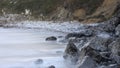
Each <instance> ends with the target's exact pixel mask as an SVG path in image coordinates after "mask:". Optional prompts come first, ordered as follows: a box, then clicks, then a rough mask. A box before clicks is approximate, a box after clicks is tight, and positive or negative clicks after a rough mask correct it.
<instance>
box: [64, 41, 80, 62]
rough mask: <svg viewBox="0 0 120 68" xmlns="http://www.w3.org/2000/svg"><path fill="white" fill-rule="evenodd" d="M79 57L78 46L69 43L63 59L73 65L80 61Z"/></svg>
mask: <svg viewBox="0 0 120 68" xmlns="http://www.w3.org/2000/svg"><path fill="white" fill-rule="evenodd" d="M78 57H79V49H78V48H77V47H76V45H75V44H74V43H73V42H69V43H68V45H67V47H66V49H65V52H64V55H63V58H64V59H66V60H67V61H70V62H72V63H76V62H77V61H78Z"/></svg>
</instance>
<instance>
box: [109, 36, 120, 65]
mask: <svg viewBox="0 0 120 68" xmlns="http://www.w3.org/2000/svg"><path fill="white" fill-rule="evenodd" d="M109 49H110V50H111V52H112V55H111V57H112V58H113V59H114V60H115V61H116V62H117V63H118V64H120V37H119V38H117V39H116V40H115V41H113V42H112V43H111V44H110V45H109Z"/></svg>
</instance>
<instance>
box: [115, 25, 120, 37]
mask: <svg viewBox="0 0 120 68" xmlns="http://www.w3.org/2000/svg"><path fill="white" fill-rule="evenodd" d="M116 35H117V36H119V37H120V25H118V26H117V28H116Z"/></svg>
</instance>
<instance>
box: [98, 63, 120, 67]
mask: <svg viewBox="0 0 120 68" xmlns="http://www.w3.org/2000/svg"><path fill="white" fill-rule="evenodd" d="M98 68H119V66H118V65H117V64H110V65H108V66H100V67H98Z"/></svg>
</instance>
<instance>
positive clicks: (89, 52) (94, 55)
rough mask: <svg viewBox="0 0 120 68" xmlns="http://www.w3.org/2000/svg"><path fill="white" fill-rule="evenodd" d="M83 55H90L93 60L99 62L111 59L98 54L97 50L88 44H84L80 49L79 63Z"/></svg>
mask: <svg viewBox="0 0 120 68" xmlns="http://www.w3.org/2000/svg"><path fill="white" fill-rule="evenodd" d="M85 56H89V57H91V58H92V59H93V60H94V61H95V62H97V63H98V64H101V63H103V62H107V61H111V60H110V59H108V58H106V57H103V56H101V55H100V53H99V51H98V50H95V49H93V48H91V47H90V46H84V47H83V48H81V50H80V57H79V63H80V62H81V61H82V60H83V58H84V57H85Z"/></svg>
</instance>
